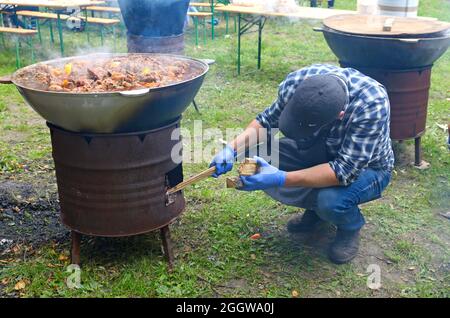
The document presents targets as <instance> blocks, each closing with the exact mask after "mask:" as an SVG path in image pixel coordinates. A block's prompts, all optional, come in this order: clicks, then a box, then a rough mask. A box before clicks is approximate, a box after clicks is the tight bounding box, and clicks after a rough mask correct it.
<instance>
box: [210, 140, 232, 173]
mask: <svg viewBox="0 0 450 318" xmlns="http://www.w3.org/2000/svg"><path fill="white" fill-rule="evenodd" d="M235 158H236V151H235V150H234V149H233V148H231V146H229V145H227V146H226V147H225V148H224V149H223V150H221V151H220V152H219V153H218V154H217V155H216V156H215V157H214V158H213V160H212V162H211V164H210V165H209V166H210V167H213V166H215V167H216V172H215V173H214V174H213V175H212V176H213V177H214V178H217V177H218V176H220V175H221V174H224V173H227V172H228V171H230V170H231V169H233V163H234V160H235Z"/></svg>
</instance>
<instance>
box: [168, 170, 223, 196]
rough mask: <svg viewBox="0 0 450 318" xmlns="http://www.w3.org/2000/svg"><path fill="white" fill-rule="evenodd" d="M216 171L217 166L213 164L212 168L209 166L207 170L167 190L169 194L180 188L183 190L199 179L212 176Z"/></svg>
mask: <svg viewBox="0 0 450 318" xmlns="http://www.w3.org/2000/svg"><path fill="white" fill-rule="evenodd" d="M215 171H216V167H215V166H213V167H211V168H209V169H207V170H204V171H202V172H200V173H199V174H197V175H195V176H193V177H190V178H189V179H187V180H185V181H183V182H181V183H179V184H177V185H176V186H175V187H173V188H171V189H169V190H167V195H169V194H173V193H175V192H178V191H180V190H183V189H184V188H186V187H187V186H189V185H191V184H194V183H196V182H198V181H201V180H203V179H206V178H208V177H210V176H211V175H212V174H213V173H214V172H215Z"/></svg>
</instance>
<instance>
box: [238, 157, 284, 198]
mask: <svg viewBox="0 0 450 318" xmlns="http://www.w3.org/2000/svg"><path fill="white" fill-rule="evenodd" d="M253 158H254V159H255V160H256V162H257V163H258V165H259V172H258V173H257V174H255V175H253V176H241V180H242V183H243V184H244V186H243V187H242V188H239V190H243V191H255V190H265V189H269V188H275V187H282V186H284V184H285V183H286V172H285V171H281V170H279V169H278V168H275V167H274V166H271V165H270V164H269V163H267V161H265V160H264V159H263V158H260V157H257V156H255V157H253Z"/></svg>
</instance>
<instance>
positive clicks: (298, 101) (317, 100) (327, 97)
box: [279, 74, 348, 139]
mask: <svg viewBox="0 0 450 318" xmlns="http://www.w3.org/2000/svg"><path fill="white" fill-rule="evenodd" d="M347 103H348V93H347V89H346V87H345V83H344V81H343V80H341V79H340V78H338V77H337V76H335V75H330V74H326V75H314V76H311V77H308V78H306V79H305V80H303V81H302V82H301V83H300V84H299V85H298V87H297V88H296V90H295V92H294V95H293V96H292V98H291V99H290V100H289V101H288V103H287V104H286V106H285V107H284V109H283V111H282V112H281V115H280V118H279V128H280V131H281V132H282V133H283V134H284V135H285V136H286V137H288V138H292V139H298V138H306V137H309V136H312V135H314V134H315V133H317V132H318V131H319V130H320V129H321V128H322V127H324V126H325V125H327V124H330V123H331V122H333V121H334V120H336V119H337V118H338V115H339V113H340V112H341V111H342V110H343V109H344V107H345V105H346V104H347Z"/></svg>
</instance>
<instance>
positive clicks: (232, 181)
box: [227, 177, 244, 189]
mask: <svg viewBox="0 0 450 318" xmlns="http://www.w3.org/2000/svg"><path fill="white" fill-rule="evenodd" d="M243 186H244V184H243V183H242V181H241V178H239V177H228V178H227V188H231V189H239V188H242V187H243Z"/></svg>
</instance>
